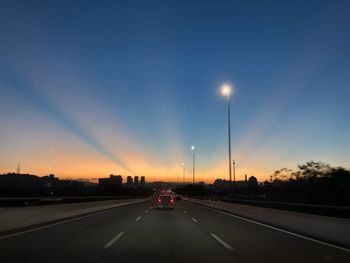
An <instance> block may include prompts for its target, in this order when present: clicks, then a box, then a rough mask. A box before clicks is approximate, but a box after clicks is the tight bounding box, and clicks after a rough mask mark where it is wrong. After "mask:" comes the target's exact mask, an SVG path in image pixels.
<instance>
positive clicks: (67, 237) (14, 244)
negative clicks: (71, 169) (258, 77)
mask: <svg viewBox="0 0 350 263" xmlns="http://www.w3.org/2000/svg"><path fill="white" fill-rule="evenodd" d="M0 257H1V258H0V262H2V263H7V262H11V263H16V262H21V263H23V262H35V263H40V262H45V263H48V262H49V263H53V262H60V263H62V262H84V263H87V262H94V263H97V262H98V263H107V262H131V263H133V262H231V263H233V262H259V263H260V262H350V250H347V249H346V248H345V249H341V248H338V247H334V246H332V245H327V244H322V243H319V242H315V241H313V240H309V239H306V238H303V237H302V236H297V235H293V234H291V233H288V232H283V231H279V230H277V229H273V228H269V227H267V226H264V225H260V224H256V223H254V222H250V221H247V220H244V219H240V218H237V217H234V216H230V215H229V214H226V213H223V212H219V211H217V210H214V209H211V208H208V207H204V206H201V205H197V204H193V203H190V202H187V201H182V202H178V203H177V204H176V207H175V210H173V211H172V210H156V209H155V208H154V203H153V202H152V201H147V202H143V203H139V204H134V205H129V206H125V207H120V208H116V209H112V210H108V211H104V212H99V213H96V214H93V215H88V216H82V217H80V218H75V219H73V220H72V219H71V220H66V221H62V222H59V223H56V224H53V225H47V226H44V227H41V228H38V229H31V230H29V231H26V232H22V233H14V234H12V235H8V236H1V237H0Z"/></svg>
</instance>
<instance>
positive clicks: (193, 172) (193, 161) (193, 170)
mask: <svg viewBox="0 0 350 263" xmlns="http://www.w3.org/2000/svg"><path fill="white" fill-rule="evenodd" d="M191 149H192V153H193V154H192V183H193V184H194V176H195V151H194V150H195V148H194V145H192V147H191Z"/></svg>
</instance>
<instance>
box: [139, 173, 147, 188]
mask: <svg viewBox="0 0 350 263" xmlns="http://www.w3.org/2000/svg"><path fill="white" fill-rule="evenodd" d="M145 184H146V179H145V177H144V176H141V181H140V186H141V187H144V186H145Z"/></svg>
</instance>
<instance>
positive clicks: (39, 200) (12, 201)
mask: <svg viewBox="0 0 350 263" xmlns="http://www.w3.org/2000/svg"><path fill="white" fill-rule="evenodd" d="M142 197H147V196H37V197H0V206H2V207H10V206H36V205H49V204H63V203H80V202H92V201H106V200H120V199H135V198H142Z"/></svg>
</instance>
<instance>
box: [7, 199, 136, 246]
mask: <svg viewBox="0 0 350 263" xmlns="http://www.w3.org/2000/svg"><path fill="white" fill-rule="evenodd" d="M142 202H143V201H142ZM142 202H140V203H142ZM133 204H139V203H130V204H126V205H120V206H116V207H113V208H109V209H106V210H102V211H99V212H93V213H91V214H88V215H83V216H77V217H74V218H70V219H67V220H63V221H60V222H57V223H52V224H48V225H45V226H40V227H35V228H31V229H28V230H23V231H20V232H16V233H13V234H8V235H4V236H0V240H3V239H7V238H11V237H16V236H20V235H23V234H28V233H31V232H35V231H39V230H43V229H47V228H50V227H54V226H59V225H62V224H65V223H69V222H74V221H78V220H80V219H84V218H88V217H91V216H96V215H101V214H105V213H110V212H112V211H113V210H114V209H116V208H123V207H126V206H128V205H133Z"/></svg>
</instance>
